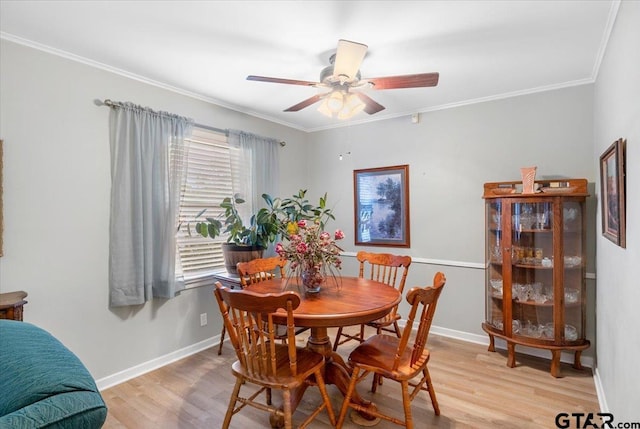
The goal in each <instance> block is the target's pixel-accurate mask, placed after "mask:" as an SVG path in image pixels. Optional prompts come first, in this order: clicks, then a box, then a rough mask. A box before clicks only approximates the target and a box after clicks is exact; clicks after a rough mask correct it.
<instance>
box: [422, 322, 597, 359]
mask: <svg viewBox="0 0 640 429" xmlns="http://www.w3.org/2000/svg"><path fill="white" fill-rule="evenodd" d="M431 333H433V334H436V335H442V336H443V337H449V338H453V339H456V340H462V341H467V342H470V343H476V344H482V345H486V346H489V337H488V336H487V335H479V334H471V333H468V332H462V331H456V330H454V329H448V328H442V327H440V326H431ZM495 347H496V348H497V349H500V350H507V343H506V341H504V340H502V339H500V338H496V339H495ZM516 351H517V353H522V354H526V355H529V356H535V357H539V358H543V359H548V360H551V356H550V354H549V352H548V351H547V350H543V349H537V348H535V347H527V346H521V345H518V347H517V349H516ZM573 356H574V354H573V353H571V352H562V354H561V355H560V361H561V362H564V363H570V364H573ZM580 361H581V363H582V365H583V366H586V367H589V368H593V358H592V357H590V356H582V359H581V360H580Z"/></svg>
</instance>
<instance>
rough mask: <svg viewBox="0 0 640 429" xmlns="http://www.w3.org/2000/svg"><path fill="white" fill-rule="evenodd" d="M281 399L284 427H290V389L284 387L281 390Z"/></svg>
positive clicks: (289, 428) (290, 428) (285, 428)
mask: <svg viewBox="0 0 640 429" xmlns="http://www.w3.org/2000/svg"><path fill="white" fill-rule="evenodd" d="M282 400H283V401H284V403H283V405H284V429H292V423H291V391H290V390H289V389H284V390H283V391H282Z"/></svg>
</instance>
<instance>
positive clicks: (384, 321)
mask: <svg viewBox="0 0 640 429" xmlns="http://www.w3.org/2000/svg"><path fill="white" fill-rule="evenodd" d="M400 319H401V316H400V315H399V314H397V313H396V314H394V315H391V314H387V315H386V316H384V317H381V318H380V319H376V320H374V321H372V322H368V323H367V326H372V327H374V328H377V327H378V326H383V327H384V326H389V325H393V322H396V321H398V320H400Z"/></svg>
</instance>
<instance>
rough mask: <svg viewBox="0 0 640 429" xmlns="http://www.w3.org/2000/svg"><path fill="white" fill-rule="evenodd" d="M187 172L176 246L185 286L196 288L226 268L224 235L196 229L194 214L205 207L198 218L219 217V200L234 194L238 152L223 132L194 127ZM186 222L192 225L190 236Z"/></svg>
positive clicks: (189, 142)
mask: <svg viewBox="0 0 640 429" xmlns="http://www.w3.org/2000/svg"><path fill="white" fill-rule="evenodd" d="M186 142H187V143H188V145H189V152H188V160H187V169H186V170H187V174H186V180H185V184H184V186H183V189H182V191H181V196H180V215H179V222H180V223H181V227H180V229H179V230H178V233H177V234H178V235H177V245H178V252H177V253H178V256H179V257H180V261H181V262H180V264H177V267H180V265H181V266H182V274H183V275H184V279H185V286H186V287H187V288H188V287H194V286H199V285H201V283H202V280H203V277H205V276H207V275H208V274H210V273H211V272H212V271H217V270H220V269H223V268H224V260H223V257H222V248H221V244H222V243H223V242H225V237H217V238H216V239H213V240H212V239H211V238H209V237H207V238H205V237H202V236H200V235H199V234H197V233H196V232H195V230H194V225H195V223H194V219H195V216H196V215H197V214H198V213H199V212H200V211H201V210H203V209H206V212H205V213H204V214H203V215H202V216H201V217H200V218H199V219H202V220H203V221H204V220H205V216H206V217H216V216H219V215H220V214H221V213H223V210H222V209H221V208H220V202H221V201H222V200H223V199H224V198H226V197H228V196H231V195H233V191H232V189H233V177H232V168H231V166H232V162H237V161H235V160H237V158H238V156H237V151H236V150H232V149H231V148H230V147H229V144H228V141H227V137H226V135H225V134H223V133H218V132H214V131H210V130H207V129H204V128H198V127H195V128H194V129H193V133H192V135H191V137H190V138H188V139H186ZM187 225H190V228H191V235H189V233H188V228H187Z"/></svg>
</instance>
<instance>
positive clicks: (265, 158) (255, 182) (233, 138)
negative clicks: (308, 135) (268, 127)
mask: <svg viewBox="0 0 640 429" xmlns="http://www.w3.org/2000/svg"><path fill="white" fill-rule="evenodd" d="M229 145H230V147H231V149H232V151H234V152H235V156H232V162H231V164H232V165H231V173H232V177H233V192H234V193H240V194H241V195H243V196H244V197H245V199H246V200H247V202H248V203H249V204H245V207H242V209H241V210H239V212H240V213H241V214H242V216H243V221H244V222H245V225H248V223H249V220H250V219H251V215H252V214H253V213H255V212H257V211H258V209H260V208H261V207H264V205H265V204H264V200H263V199H262V194H269V195H271V196H273V197H275V196H278V194H279V183H280V175H279V166H280V142H279V141H278V140H276V139H274V138H268V137H262V136H259V135H256V134H252V133H248V132H245V131H238V130H229ZM234 159H235V161H234ZM247 167H248V168H247ZM271 254H274V252H273V249H267V252H266V255H271Z"/></svg>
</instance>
